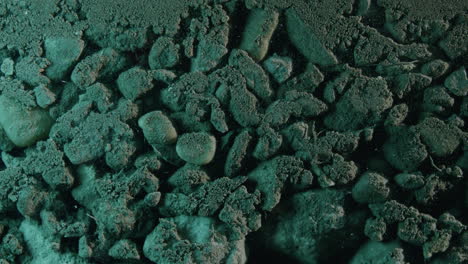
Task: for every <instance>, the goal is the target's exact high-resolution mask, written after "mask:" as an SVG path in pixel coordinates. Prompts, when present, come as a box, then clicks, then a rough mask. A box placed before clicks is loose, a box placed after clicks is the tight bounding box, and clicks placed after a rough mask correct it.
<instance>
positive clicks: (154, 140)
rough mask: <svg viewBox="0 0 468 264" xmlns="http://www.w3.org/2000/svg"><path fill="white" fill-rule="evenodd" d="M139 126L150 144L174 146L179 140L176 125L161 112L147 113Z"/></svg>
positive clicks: (140, 120) (139, 120)
mask: <svg viewBox="0 0 468 264" xmlns="http://www.w3.org/2000/svg"><path fill="white" fill-rule="evenodd" d="M138 126H139V127H140V128H141V129H142V130H143V135H144V136H145V138H146V140H148V143H150V144H172V143H174V142H175V141H176V140H177V131H176V129H175V127H174V125H173V124H172V122H171V120H170V119H169V118H168V117H167V116H166V115H165V114H164V113H163V112H161V111H152V112H149V113H146V114H145V115H143V116H142V117H140V119H138Z"/></svg>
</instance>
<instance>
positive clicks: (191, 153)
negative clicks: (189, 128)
mask: <svg viewBox="0 0 468 264" xmlns="http://www.w3.org/2000/svg"><path fill="white" fill-rule="evenodd" d="M176 151H177V154H178V155H179V157H180V158H181V159H183V160H185V161H186V162H188V163H192V164H197V165H204V164H208V163H210V162H211V160H213V157H214V154H215V152H216V139H215V137H213V136H212V135H209V134H207V133H204V132H196V133H187V134H183V135H182V136H180V138H179V140H178V141H177V145H176Z"/></svg>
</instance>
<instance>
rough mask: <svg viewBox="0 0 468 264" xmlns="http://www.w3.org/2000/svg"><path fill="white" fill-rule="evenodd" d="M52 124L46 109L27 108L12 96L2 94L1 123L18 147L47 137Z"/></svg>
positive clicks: (0, 103)
mask: <svg viewBox="0 0 468 264" xmlns="http://www.w3.org/2000/svg"><path fill="white" fill-rule="evenodd" d="M52 124H53V120H52V118H51V117H50V116H49V114H48V112H46V111H45V110H42V109H38V108H33V109H25V107H22V106H21V105H19V104H18V103H17V102H15V101H14V100H13V99H12V98H9V97H8V96H5V95H1V96H0V125H1V126H2V127H3V129H4V130H5V133H6V135H7V136H8V138H9V139H10V140H11V141H12V142H13V143H14V144H15V145H16V146H17V147H28V146H31V145H33V144H34V143H36V142H37V141H38V140H41V139H44V138H46V137H47V135H48V134H49V130H50V127H51V126H52Z"/></svg>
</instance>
